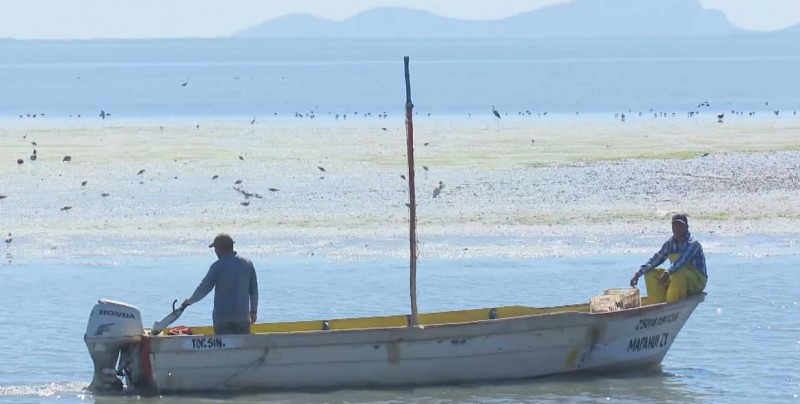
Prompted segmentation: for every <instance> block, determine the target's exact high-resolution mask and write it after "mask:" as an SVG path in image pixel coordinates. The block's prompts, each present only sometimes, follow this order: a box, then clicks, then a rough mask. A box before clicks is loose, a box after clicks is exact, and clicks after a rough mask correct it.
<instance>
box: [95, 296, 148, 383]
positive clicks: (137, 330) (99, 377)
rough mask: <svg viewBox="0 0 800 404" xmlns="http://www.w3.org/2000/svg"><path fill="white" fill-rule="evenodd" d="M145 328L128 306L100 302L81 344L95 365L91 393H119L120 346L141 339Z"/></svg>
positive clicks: (113, 302)
mask: <svg viewBox="0 0 800 404" xmlns="http://www.w3.org/2000/svg"><path fill="white" fill-rule="evenodd" d="M143 333H144V327H143V326H142V316H141V314H140V313H139V309H137V308H136V307H133V306H131V305H128V304H125V303H120V302H115V301H113V300H106V299H100V300H99V301H98V302H97V304H96V305H94V308H93V309H92V314H91V315H89V323H88V324H87V325H86V334H84V335H83V341H84V342H86V347H87V348H88V349H89V355H91V357H92V361H93V362H94V377H93V378H92V384H91V385H89V389H90V390H92V391H93V392H102V391H121V390H122V388H123V384H122V381H121V380H120V379H118V378H117V369H116V367H117V361H118V359H119V355H120V351H121V350H122V349H123V347H125V346H127V345H131V344H137V343H139V342H140V341H141V340H142V334H143Z"/></svg>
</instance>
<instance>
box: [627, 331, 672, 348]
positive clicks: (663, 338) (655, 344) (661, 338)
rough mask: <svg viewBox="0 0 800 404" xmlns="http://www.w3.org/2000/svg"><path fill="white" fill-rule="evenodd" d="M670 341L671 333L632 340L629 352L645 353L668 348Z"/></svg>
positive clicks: (629, 344)
mask: <svg viewBox="0 0 800 404" xmlns="http://www.w3.org/2000/svg"><path fill="white" fill-rule="evenodd" d="M667 341H669V333H668V332H662V333H661V334H655V335H648V336H644V337H637V338H631V340H630V341H628V352H644V351H650V350H653V349H658V348H663V347H665V346H667Z"/></svg>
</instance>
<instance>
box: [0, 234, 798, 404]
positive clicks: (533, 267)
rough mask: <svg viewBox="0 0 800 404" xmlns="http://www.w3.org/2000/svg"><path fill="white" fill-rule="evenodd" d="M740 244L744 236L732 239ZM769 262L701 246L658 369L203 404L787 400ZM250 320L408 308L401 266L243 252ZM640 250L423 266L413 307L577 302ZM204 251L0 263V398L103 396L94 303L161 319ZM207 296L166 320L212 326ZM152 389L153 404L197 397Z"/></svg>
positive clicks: (789, 368) (196, 274) (792, 388)
mask: <svg viewBox="0 0 800 404" xmlns="http://www.w3.org/2000/svg"><path fill="white" fill-rule="evenodd" d="M743 242H745V243H746V240H743ZM788 253H789V254H788V255H785V256H781V257H743V256H728V255H709V257H708V261H709V265H710V271H711V278H710V282H709V285H708V288H707V292H708V293H709V294H708V297H707V300H706V302H704V303H703V304H701V305H700V306H699V307H698V309H697V311H695V313H694V314H693V316H692V317H691V318H690V319H689V321H688V323H687V324H686V325H685V327H684V329H683V331H682V332H681V334H680V335H679V337H678V339H677V340H676V341H675V344H674V345H673V346H672V348H671V350H670V352H669V354H668V355H667V357H666V358H665V360H664V362H663V366H662V368H661V369H660V370H655V371H647V372H637V373H630V374H622V375H608V376H605V377H604V376H596V377H587V376H566V377H549V378H542V379H534V380H527V381H516V382H510V383H501V384H491V385H466V386H447V387H425V388H417V389H401V390H343V391H334V392H311V393H275V394H256V395H243V396H234V397H227V396H225V397H221V396H220V397H214V396H208V397H204V398H203V399H202V401H203V402H222V401H228V400H234V401H237V402H314V403H316V402H319V403H323V402H325V403H335V402H349V403H367V402H369V403H391V402H420V403H451V402H473V403H488V402H493V403H512V402H543V403H544V402H587V403H588V402H599V401H604V402H606V401H607V402H652V403H661V402H687V403H697V402H707V403H716V402H742V403H749V402H798V401H800V399H798V395H800V368H799V367H798V363H800V362H798V359H800V334H799V333H798V330H800V292H798V291H800V277H797V276H795V274H794V272H796V267H797V266H798V264H800V259H798V258H797V251H794V252H788ZM252 258H254V260H255V263H256V266H257V269H258V275H259V281H260V289H261V296H262V299H261V310H260V313H261V319H262V320H271V321H278V320H292V319H320V318H336V317H343V316H361V315H376V314H391V313H405V312H407V311H408V309H407V307H408V292H407V289H406V288H407V284H408V282H407V270H406V265H405V263H404V262H401V261H374V262H362V263H343V262H331V261H329V260H326V259H325V258H320V257H306V258H296V257H295V258H292V257H274V256H271V257H252ZM644 258H646V257H639V256H624V255H622V256H599V257H581V258H570V259H565V258H551V259H540V260H526V261H521V260H510V259H501V260H480V259H477V260H444V261H425V260H423V261H421V262H420V266H419V277H418V283H419V290H420V297H419V303H420V310H423V311H433V310H450V309H459V308H464V307H488V306H496V305H508V304H522V305H532V306H546V305H556V304H568V303H574V302H580V301H587V300H588V298H589V296H590V295H591V294H594V293H595V292H599V291H601V290H603V289H604V288H607V287H618V286H622V285H624V284H625V283H626V282H627V281H628V279H629V276H630V273H631V271H632V268H636V267H637V266H638V264H639V263H640V262H639V261H642V260H643V259H644ZM211 261H212V256H211V254H208V255H195V256H184V257H156V256H140V257H135V256H123V257H95V256H91V257H81V256H75V257H74V258H68V259H67V258H62V259H51V260H47V259H44V260H38V259H37V260H33V261H24V260H23V261H19V260H16V261H14V262H13V263H12V264H5V263H4V264H0V272H2V279H3V281H2V285H3V293H2V294H0V307H2V308H3V309H2V316H0V328H1V329H3V330H6V333H7V338H6V339H5V341H6V342H5V343H4V344H3V346H2V348H0V402H13V403H23V402H55V401H59V402H83V401H89V402H93V401H95V402H108V403H121V402H128V401H136V400H138V399H137V398H132V397H127V398H119V397H99V398H95V397H93V396H91V395H90V394H89V393H87V392H86V391H84V390H83V389H84V388H85V387H86V386H87V385H88V383H89V381H90V380H91V376H92V364H91V360H90V358H89V355H88V353H87V351H86V347H85V346H84V344H83V340H82V337H83V333H84V328H85V324H86V320H87V318H88V314H89V312H90V310H91V308H92V306H93V304H94V303H95V301H96V299H97V298H100V297H105V298H113V299H117V300H121V301H125V302H128V303H130V304H134V305H136V306H138V307H139V308H140V309H141V310H142V316H143V317H144V322H145V324H146V326H149V325H151V324H152V322H154V321H156V320H158V319H160V318H161V317H163V316H164V315H166V314H167V313H168V312H169V310H170V308H169V305H170V303H171V301H172V299H180V298H182V297H185V296H186V295H188V294H189V293H191V291H192V290H193V288H194V286H195V284H196V283H197V282H199V280H200V278H201V277H202V276H203V274H204V273H205V270H206V268H207V265H208V264H209V263H210V262H211ZM211 306H212V299H211V297H210V296H209V297H207V298H206V299H205V300H203V301H202V302H200V303H198V304H197V305H195V306H193V307H192V308H191V310H188V311H187V312H186V313H185V314H184V316H183V317H182V318H181V319H180V320H179V321H178V323H182V324H189V325H196V324H208V323H209V321H210V313H211ZM198 400H199V399H198V398H197V397H190V398H187V397H162V398H159V399H158V401H159V402H196V401H198Z"/></svg>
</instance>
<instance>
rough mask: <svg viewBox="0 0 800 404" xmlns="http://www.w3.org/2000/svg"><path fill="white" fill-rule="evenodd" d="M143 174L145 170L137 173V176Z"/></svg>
mask: <svg viewBox="0 0 800 404" xmlns="http://www.w3.org/2000/svg"><path fill="white" fill-rule="evenodd" d="M142 174H144V169H141V170H139V172H138V173H136V175H142Z"/></svg>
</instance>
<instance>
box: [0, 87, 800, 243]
mask: <svg viewBox="0 0 800 404" xmlns="http://www.w3.org/2000/svg"><path fill="white" fill-rule="evenodd" d="M188 84H189V79H187V80H185V81H183V82H182V83H181V86H182V87H186V86H187V85H188ZM765 105H767V106H768V105H769V102H766V103H765ZM710 107H711V103H710V102H709V101H703V102H700V103H698V104H697V110H694V111H689V112H688V113H687V116H688V117H690V118H691V117H694V116H697V115H699V114H700V109H702V108H710ZM730 112H731V114H733V115H745V113H744V112H742V111H735V110H731V111H730ZM632 113H633V112H632V111H630V110H629V111H628V114H629V115H630V114H632ZM649 113H651V114H653V116H654V117H655V118H659V117H669V116H670V114H671V116H672V117H675V116H676V113H674V112H672V113H667V112H655V111H653V110H652V109H651V110H650V111H649ZM773 113H774V114H775V116H779V115H780V111H779V110H774V111H773ZM328 114H329V115H331V113H328ZM416 114H417V115H418V113H416ZM575 114H576V115H577V114H578V112H575ZM273 115H274V116H277V115H278V113H277V112H275V113H273ZM352 115H353V116H359V115H363V117H365V118H368V117H371V116H373V115H372V113H370V112H365V113H362V114H359V113H358V112H354V113H353V114H352ZM427 115H428V116H430V115H431V114H430V113H428V114H427ZM492 115H493V116H494V118H495V119H496V120H497V121H498V125H499V121H500V120H501V119H502V117H503V116H508V113H505V114H501V113H500V111H498V110H497V108H496V107H495V106H494V105H492ZM517 115H520V116H530V115H533V114H532V113H531V112H530V110H525V111H518V112H517ZM629 115H626V114H625V113H624V112H623V113H615V114H614V118H615V119H620V120H621V121H622V122H625V119H626V118H627V117H628V116H629ZM747 115H748V116H755V115H756V112H748V113H747ZM793 115H797V111H793ZM24 116H27V117H29V118H36V117H37V116H38V117H45V114H44V113H38V114H36V113H34V114H30V113H28V114H25V115H23V114H20V115H19V117H20V118H23V117H24ZM110 116H111V113H109V112H106V111H105V110H100V113H99V117H100V119H102V120H105V119H106V118H108V117H110ZM375 116H376V117H378V118H387V117H388V114H387V113H386V112H383V113H380V114H376V115H375ZM538 116H539V117H546V116H547V112H546V111H545V112H539V113H538ZM638 116H640V117H641V116H643V113H642V112H638ZM70 117H72V115H70ZM77 117H79V118H80V117H81V115H80V114H78V115H77ZM294 117H296V118H310V119H313V118H315V117H316V113H315V112H314V111H313V110H312V111H310V112H308V113H300V112H295V113H294ZM334 117H335V119H336V120H338V119H340V118H341V119H347V114H343V113H341V114H335V116H334ZM469 117H472V114H471V113H470V114H469ZM724 117H725V113H720V114H717V122H719V123H722V122H723V118H724ZM255 123H256V117H255V116H254V117H253V118H252V119H251V120H250V125H255ZM162 128H163V127H162ZM197 128H198V129H199V128H200V125H197ZM381 129H382V130H384V131H385V130H387V128H386V127H382V128H381ZM23 138H25V137H23ZM531 143H532V144H534V143H535V140H531ZM31 145H32V146H33V147H34V149H33V152H32V153H31V155H30V156H29V160H30V161H32V162H33V161H37V159H38V152H37V149H36V147H38V145H37V143H36V142H35V141H34V142H31ZM424 146H428V143H425V144H424ZM239 160H241V161H243V160H244V157H243V156H241V155H240V156H239ZM61 161H62V163H70V162H71V161H72V156H71V155H65V156H64V157H63V158H62V160H61ZM24 162H25V160H24V159H22V158H19V159H17V164H20V165H21V164H24ZM422 168H423V169H424V170H425V171H428V167H427V166H422ZM317 169H318V170H319V171H320V172H322V173H325V172H326V170H325V168H324V167H322V166H317ZM144 173H145V170H144V169H141V170H139V171H138V172H137V173H136V175H137V176H142V175H144ZM400 177H401V178H402V179H404V180H405V179H406V176H405V175H403V174H401V175H400ZM176 178H177V177H176ZM218 178H219V176H218V175H213V176H212V177H211V180H217V179H218ZM324 178H325V177H324V176H321V177H320V179H324ZM242 182H243V181H242V180H241V179H239V180H236V181H235V182H234V187H233V190H234V191H236V192H237V193H239V194H241V195H242V196H243V197H244V200H243V201H241V202H240V204H241V205H242V206H249V205H250V201H249V199H250V198H256V199H262V198H263V195H260V194H258V193H255V192H250V191H247V190H245V189H244V188H243V187H242V186H241V184H242ZM143 183H144V182H141V181H140V184H143ZM87 184H88V181H85V180H84V181H82V182H81V187H86V185H87ZM444 188H445V185H444V183H443V182H442V181H439V184H438V185H437V186H436V187H435V188H434V189H433V193H432V197H433V198H438V197H439V196H440V195H441V193H442V191H443V190H444ZM267 190H268V191H270V192H278V191H280V190H279V189H278V188H275V187H270V188H267ZM100 195H101V197H107V196H109V195H110V194H109V193H108V192H103V193H101V194H100ZM6 198H8V195H0V203H2V201H3V200H5V199H6ZM406 206H409V205H408V204H406ZM71 209H72V206H63V207H61V209H60V210H61V211H69V210H71ZM12 241H13V238H12V235H11V233H8V236H7V237H6V238H5V243H6V246H9V245H10V244H11V243H12Z"/></svg>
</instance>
